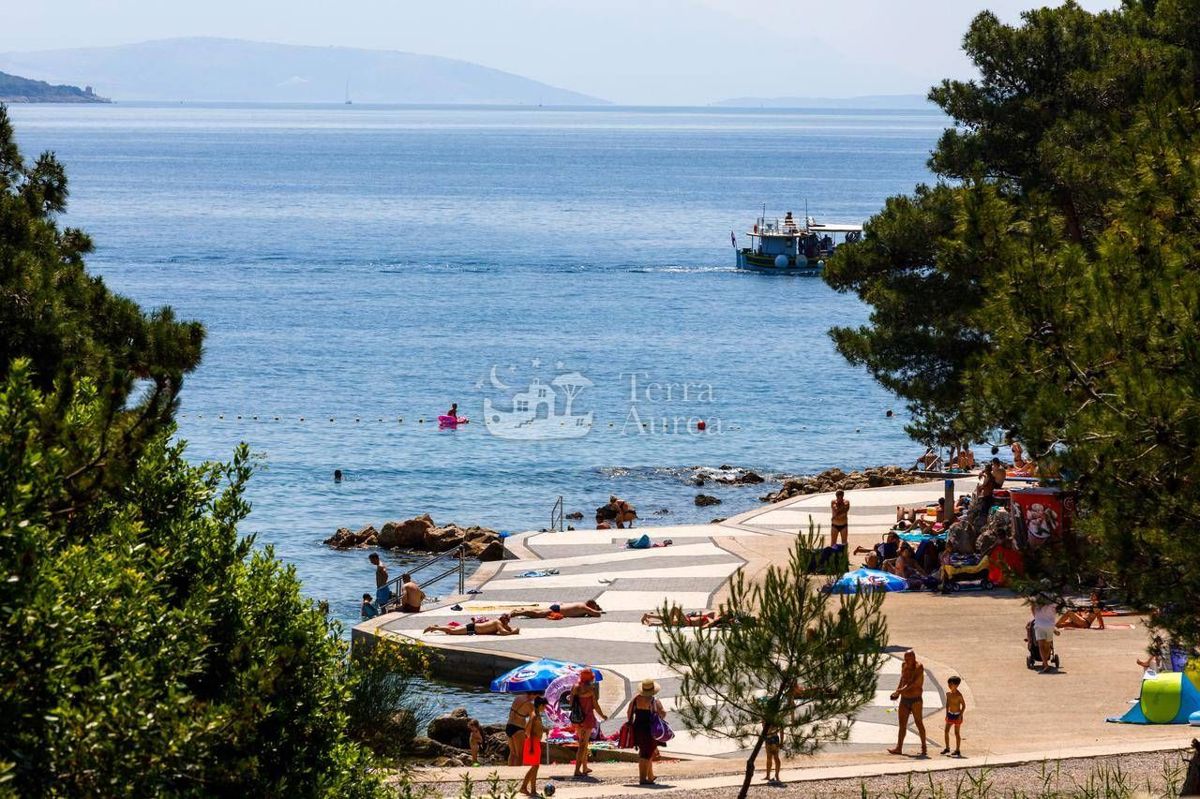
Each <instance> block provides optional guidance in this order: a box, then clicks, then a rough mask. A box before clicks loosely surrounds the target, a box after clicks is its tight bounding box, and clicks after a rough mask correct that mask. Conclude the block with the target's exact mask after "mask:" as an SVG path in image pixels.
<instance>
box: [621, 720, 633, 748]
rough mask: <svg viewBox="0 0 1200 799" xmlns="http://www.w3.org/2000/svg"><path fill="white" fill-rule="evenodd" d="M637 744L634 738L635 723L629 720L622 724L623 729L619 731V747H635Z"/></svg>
mask: <svg viewBox="0 0 1200 799" xmlns="http://www.w3.org/2000/svg"><path fill="white" fill-rule="evenodd" d="M636 745H637V744H635V743H634V740H633V725H632V724H630V723H629V722H628V721H627V722H625V723H624V724H622V725H621V731H620V732H618V733H617V748H618V749H633V748H634V746H636Z"/></svg>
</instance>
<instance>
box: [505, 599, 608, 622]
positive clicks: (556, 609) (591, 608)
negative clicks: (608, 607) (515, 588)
mask: <svg viewBox="0 0 1200 799" xmlns="http://www.w3.org/2000/svg"><path fill="white" fill-rule="evenodd" d="M603 613H604V611H603V610H602V609H601V608H600V604H599V603H598V602H596V600H594V599H589V600H588V601H586V602H555V603H553V604H551V605H550V606H548V607H546V608H520V609H518V610H514V611H512V612H510V613H509V614H508V615H509V616H511V617H513V618H514V619H515V618H517V617H518V616H521V617H524V618H526V619H545V618H549V617H551V616H554V615H555V614H557V617H558V618H562V619H581V618H584V617H585V616H586V617H588V618H593V619H595V618H599V617H600V615H601V614H603Z"/></svg>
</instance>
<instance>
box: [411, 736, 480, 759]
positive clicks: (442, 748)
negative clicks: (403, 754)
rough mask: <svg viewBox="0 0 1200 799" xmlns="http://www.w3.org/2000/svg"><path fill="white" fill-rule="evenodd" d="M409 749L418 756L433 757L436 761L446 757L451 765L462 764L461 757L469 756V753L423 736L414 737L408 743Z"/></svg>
mask: <svg viewBox="0 0 1200 799" xmlns="http://www.w3.org/2000/svg"><path fill="white" fill-rule="evenodd" d="M409 751H410V752H412V754H414V755H416V756H418V757H421V758H429V759H433V760H434V762H436V759H440V758H448V759H450V761H451V765H464V764H463V762H462V760H463V758H464V757H465V758H469V757H470V755H467V754H466V753H465V752H463V751H461V750H459V749H456V748H455V747H453V746H450V745H449V744H444V743H442V742H440V741H435V740H433V739H432V738H424V737H417V738H414V739H413V741H412V743H411V744H409Z"/></svg>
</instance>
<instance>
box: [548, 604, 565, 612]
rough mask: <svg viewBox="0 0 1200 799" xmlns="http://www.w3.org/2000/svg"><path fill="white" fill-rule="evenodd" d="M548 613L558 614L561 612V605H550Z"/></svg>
mask: <svg viewBox="0 0 1200 799" xmlns="http://www.w3.org/2000/svg"><path fill="white" fill-rule="evenodd" d="M550 612H551V613H560V612H562V605H560V604H558V603H557V602H556V603H555V604H553V605H551V606H550Z"/></svg>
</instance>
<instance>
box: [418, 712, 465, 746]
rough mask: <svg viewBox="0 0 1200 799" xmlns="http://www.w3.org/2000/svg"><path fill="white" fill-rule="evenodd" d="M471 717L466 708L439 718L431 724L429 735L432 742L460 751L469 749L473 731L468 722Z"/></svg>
mask: <svg viewBox="0 0 1200 799" xmlns="http://www.w3.org/2000/svg"><path fill="white" fill-rule="evenodd" d="M470 720H471V716H470V715H469V714H468V713H467V709H466V708H465V707H456V708H454V710H451V711H450V712H449V713H447V714H446V715H444V716H438V717H437V718H436V719H434V720H433V721H431V722H429V729H428V730H427V733H428V735H429V738H430V739H431V740H434V741H437V742H438V743H441V744H446V745H448V746H453V747H456V748H458V749H468V748H469V747H470V745H471V731H470V730H469V729H468V728H467V722H468V721H470Z"/></svg>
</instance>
